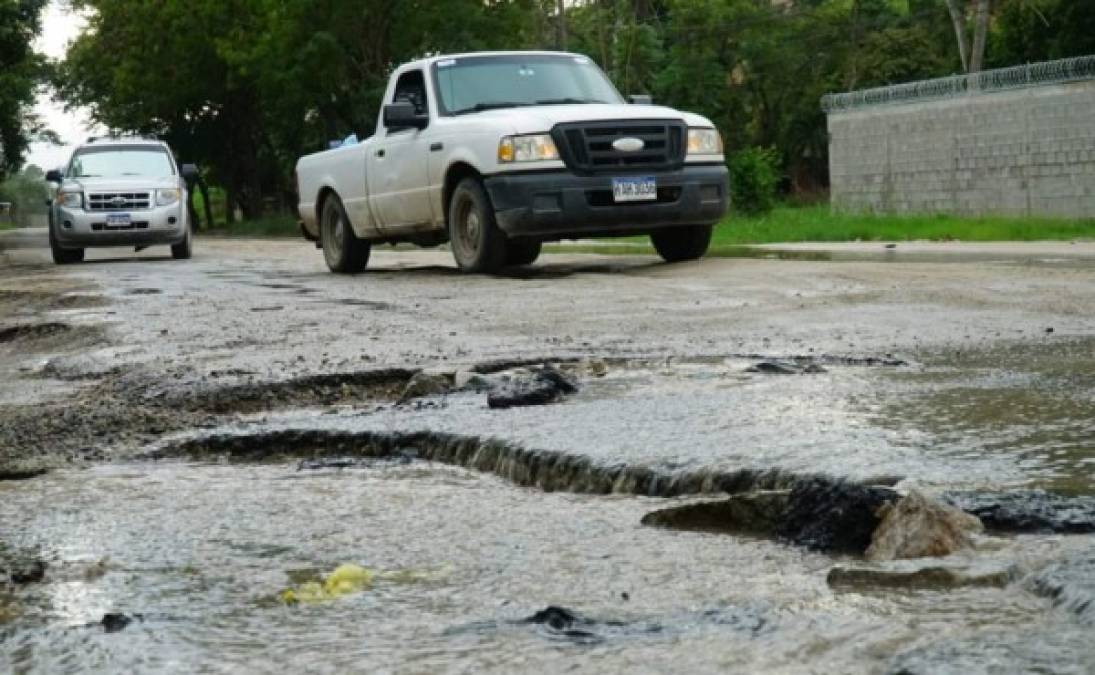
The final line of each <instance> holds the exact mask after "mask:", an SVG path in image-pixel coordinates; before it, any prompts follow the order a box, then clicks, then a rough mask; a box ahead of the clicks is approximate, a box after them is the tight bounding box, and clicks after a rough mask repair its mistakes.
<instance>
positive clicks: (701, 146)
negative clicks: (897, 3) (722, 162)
mask: <svg viewBox="0 0 1095 675" xmlns="http://www.w3.org/2000/svg"><path fill="white" fill-rule="evenodd" d="M688 154H689V155H721V154H722V136H720V135H719V132H718V130H717V129H709V128H700V127H692V128H690V129H689V130H688Z"/></svg>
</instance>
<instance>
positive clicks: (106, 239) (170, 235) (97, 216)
mask: <svg viewBox="0 0 1095 675" xmlns="http://www.w3.org/2000/svg"><path fill="white" fill-rule="evenodd" d="M113 213H128V214H129V216H130V220H131V222H132V226H131V227H126V228H113V227H108V226H107V224H106V221H107V214H113ZM53 223H54V230H53V231H54V236H55V237H56V239H57V243H58V244H60V245H61V246H62V247H64V248H88V247H92V246H151V245H157V244H178V243H180V242H182V241H183V240H184V239H185V238H186V228H187V218H186V205H185V204H183V203H182V202H176V203H175V204H171V205H170V206H158V207H155V208H152V209H145V210H141V211H128V212H127V211H120V212H118V211H85V210H84V209H69V208H64V207H58V208H57V211H56V213H55V214H54V217H53Z"/></svg>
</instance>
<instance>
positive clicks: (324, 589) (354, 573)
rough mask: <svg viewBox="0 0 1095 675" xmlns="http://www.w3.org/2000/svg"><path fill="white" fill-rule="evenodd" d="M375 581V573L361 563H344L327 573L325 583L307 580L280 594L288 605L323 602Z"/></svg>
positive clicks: (361, 588)
mask: <svg viewBox="0 0 1095 675" xmlns="http://www.w3.org/2000/svg"><path fill="white" fill-rule="evenodd" d="M372 583H373V573H372V572H370V571H369V570H367V569H365V568H364V567H362V566H360V565H354V564H353V563H344V564H342V565H339V566H338V567H336V568H335V570H334V571H333V572H331V573H330V574H328V575H327V578H326V579H324V580H323V583H319V582H318V581H306V582H304V583H302V584H301V585H299V586H297V587H296V588H288V589H286V590H284V591H282V592H281V593H280V594H279V596H278V597H279V598H280V599H281V601H282V602H284V603H285V604H287V605H295V604H297V603H298V602H308V603H311V602H323V601H324V600H333V599H334V598H337V597H340V596H343V595H349V594H350V593H357V592H358V591H363V590H365V589H366V588H368V587H369V586H371V585H372Z"/></svg>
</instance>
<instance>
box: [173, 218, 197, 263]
mask: <svg viewBox="0 0 1095 675" xmlns="http://www.w3.org/2000/svg"><path fill="white" fill-rule="evenodd" d="M193 253H194V233H193V232H192V231H191V229H190V227H189V226H187V228H186V238H185V239H183V240H182V241H180V242H179V243H177V244H172V245H171V257H172V258H174V259H175V260H190V256H191V255H193Z"/></svg>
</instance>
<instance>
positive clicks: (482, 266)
mask: <svg viewBox="0 0 1095 675" xmlns="http://www.w3.org/2000/svg"><path fill="white" fill-rule="evenodd" d="M449 242H450V245H451V246H452V256H453V258H455V259H456V264H457V265H459V266H460V269H462V270H464V271H465V272H486V273H488V274H490V273H492V272H497V271H498V270H500V269H502V267H503V266H505V264H506V258H507V251H508V247H507V246H506V235H505V234H503V233H502V230H500V229H498V224H497V223H496V222H495V221H494V209H493V208H492V207H491V204H490V198H489V197H488V196H487V192H486V190H484V189H483V184H482V183H481V182H480V181H479V179H478V178H465V179H464V180H462V181H460V183H459V184H457V186H456V189H455V190H453V193H452V200H451V201H450V202H449Z"/></svg>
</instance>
